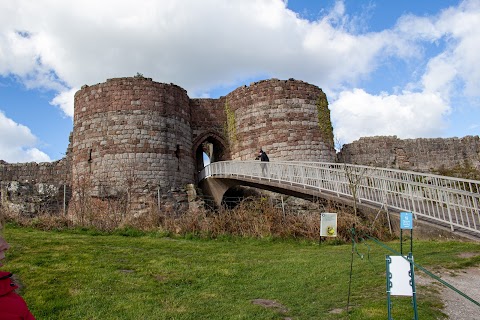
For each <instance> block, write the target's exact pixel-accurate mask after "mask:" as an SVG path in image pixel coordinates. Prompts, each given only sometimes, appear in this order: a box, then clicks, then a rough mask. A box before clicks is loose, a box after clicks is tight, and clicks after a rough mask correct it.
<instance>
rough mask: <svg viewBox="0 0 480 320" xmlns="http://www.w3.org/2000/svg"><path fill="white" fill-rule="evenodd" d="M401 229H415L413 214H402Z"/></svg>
mask: <svg viewBox="0 0 480 320" xmlns="http://www.w3.org/2000/svg"><path fill="white" fill-rule="evenodd" d="M400 229H413V217H412V213H411V212H400Z"/></svg>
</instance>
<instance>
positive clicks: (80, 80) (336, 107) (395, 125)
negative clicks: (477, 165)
mask: <svg viewBox="0 0 480 320" xmlns="http://www.w3.org/2000/svg"><path fill="white" fill-rule="evenodd" d="M286 4H287V1H286V0H283V1H282V0H249V1H247V0H229V1H224V0H203V1H197V0H164V1H154V0H138V1H136V2H132V1H126V0H102V1H97V0H85V1H81V2H78V1H77V2H71V1H64V0H38V1H29V0H16V1H13V0H9V1H2V2H1V3H0V75H9V74H13V75H15V76H17V77H18V78H19V79H21V80H22V81H23V82H24V83H25V85H26V86H27V87H40V88H50V89H54V90H55V91H56V92H58V94H57V95H56V97H55V98H54V99H53V100H52V101H51V104H52V105H56V106H58V107H59V108H60V109H61V110H63V112H64V113H65V114H66V115H68V116H69V117H71V116H72V115H73V94H74V92H75V91H76V90H75V89H71V88H79V87H81V86H82V85H84V84H88V85H92V84H95V83H99V82H104V81H105V80H106V79H108V78H113V77H123V76H133V75H135V74H136V73H137V72H140V73H142V74H144V75H145V76H146V77H151V78H153V79H154V80H155V81H160V82H167V83H170V82H173V83H175V84H178V85H180V86H182V87H183V88H185V89H187V91H188V92H189V95H190V96H209V93H210V90H212V88H215V87H220V86H225V85H229V84H235V83H237V82H238V80H239V79H240V80H244V79H252V78H255V77H257V76H259V75H268V76H271V77H277V78H292V77H293V78H296V79H301V80H304V81H308V82H311V83H314V84H317V85H318V86H320V87H322V88H323V89H324V90H325V91H327V92H329V93H331V95H330V96H329V100H330V102H331V108H332V118H333V120H334V125H335V129H336V133H337V135H338V136H339V137H341V138H342V139H345V140H346V141H350V140H352V139H357V138H359V137H360V136H362V135H372V134H382V135H384V134H397V135H398V136H400V137H427V136H438V135H441V134H442V130H443V129H444V128H445V127H446V123H447V122H446V120H445V117H446V116H447V115H448V114H449V112H451V111H452V110H454V109H453V108H452V107H451V106H449V101H451V100H452V99H451V98H452V97H451V96H452V95H458V94H464V93H465V94H468V95H471V96H473V97H477V96H478V92H479V91H480V90H479V89H480V63H479V61H478V58H477V56H478V54H477V53H478V52H479V51H480V1H478V0H468V1H464V2H462V3H461V4H460V5H459V6H456V7H452V8H448V9H446V10H444V11H442V12H440V13H439V14H438V15H436V16H422V17H419V16H414V15H407V16H404V17H402V18H401V19H399V21H398V22H397V24H396V25H395V27H394V28H393V29H391V30H383V31H381V32H367V33H365V32H358V30H365V28H363V26H364V24H365V21H359V20H358V18H357V17H353V18H352V17H349V16H348V14H347V12H348V8H346V6H345V4H344V3H343V2H342V1H337V2H336V3H335V5H334V7H333V8H332V9H331V11H330V12H325V15H324V16H323V17H320V18H319V19H318V20H317V21H307V20H304V19H301V18H300V16H299V15H297V14H295V13H294V12H292V11H290V10H288V9H287V8H286ZM369 10H371V8H370V9H369ZM356 23H358V26H359V27H358V28H357V27H356V25H355V24H356ZM431 45H434V46H437V48H438V50H439V51H441V52H439V53H438V54H437V55H436V56H435V57H431V58H429V59H428V58H426V57H425V56H426V54H427V49H426V48H427V46H431ZM391 58H395V59H397V60H396V61H406V62H410V63H412V64H416V63H418V65H419V66H418V68H417V69H416V70H415V71H416V72H417V73H418V75H412V78H411V79H407V80H405V83H406V82H408V83H407V84H402V85H400V86H399V87H398V88H396V89H392V90H390V91H393V90H395V91H394V93H392V92H387V93H383V94H374V93H372V92H370V93H369V92H368V90H366V89H355V88H361V87H362V81H363V80H365V79H369V78H370V77H371V76H372V73H373V72H374V71H375V70H377V69H378V68H379V66H382V64H384V63H390V61H391V60H390V59H391ZM380 81H381V80H380ZM0 140H1V138H0Z"/></svg>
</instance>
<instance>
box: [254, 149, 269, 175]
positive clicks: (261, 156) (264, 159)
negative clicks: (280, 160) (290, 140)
mask: <svg viewBox="0 0 480 320" xmlns="http://www.w3.org/2000/svg"><path fill="white" fill-rule="evenodd" d="M257 159H259V160H260V161H262V162H269V161H270V159H268V156H267V153H266V152H265V151H263V150H262V149H260V151H259V152H258V157H257ZM260 166H261V167H262V175H263V176H265V174H268V167H267V164H266V163H262V164H260Z"/></svg>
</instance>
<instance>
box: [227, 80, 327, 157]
mask: <svg viewBox="0 0 480 320" xmlns="http://www.w3.org/2000/svg"><path fill="white" fill-rule="evenodd" d="M225 112H226V114H227V119H226V120H227V130H228V140H229V145H230V151H231V157H232V159H239V160H253V159H254V158H255V157H256V155H257V154H258V150H259V148H263V150H264V151H266V152H267V154H268V155H269V157H270V160H298V161H326V162H334V161H335V150H334V148H333V135H332V127H331V123H330V112H329V110H328V103H327V100H326V96H325V94H324V93H323V91H322V90H321V89H320V88H318V87H316V86H314V85H311V84H308V83H306V82H302V81H298V80H293V79H290V80H285V81H283V80H277V79H271V80H265V81H260V82H256V83H253V84H251V85H250V86H248V87H247V86H245V87H241V88H238V89H236V90H234V91H233V92H232V93H230V94H228V95H227V97H226V101H225ZM319 119H327V120H328V121H327V122H328V123H326V124H325V123H322V124H321V125H319Z"/></svg>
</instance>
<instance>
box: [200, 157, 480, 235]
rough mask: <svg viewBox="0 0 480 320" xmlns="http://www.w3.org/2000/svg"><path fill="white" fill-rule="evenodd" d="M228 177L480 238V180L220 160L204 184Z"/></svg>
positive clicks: (210, 167) (203, 175)
mask: <svg viewBox="0 0 480 320" xmlns="http://www.w3.org/2000/svg"><path fill="white" fill-rule="evenodd" d="M218 175H222V176H227V177H231V178H235V179H239V180H241V179H242V177H243V178H249V179H258V180H259V183H261V181H262V180H263V181H270V182H276V183H278V184H289V185H296V186H301V187H303V188H309V189H314V190H318V191H320V192H322V191H328V192H332V193H335V194H336V195H337V196H347V197H352V198H353V196H354V195H356V198H357V200H358V201H359V202H369V203H373V204H377V205H379V206H388V207H389V208H392V209H396V210H400V211H410V212H412V213H413V214H414V215H415V217H417V215H418V216H421V217H426V218H428V219H432V220H435V221H438V222H440V223H443V224H447V225H448V226H449V227H450V228H451V230H452V231H454V230H455V228H461V229H464V230H469V231H472V232H474V233H476V234H478V235H480V194H479V191H480V181H476V180H467V179H457V178H451V177H445V176H438V175H433V174H426V173H418V172H412V171H402V170H395V169H385V168H375V167H368V166H360V165H351V164H342V163H325V162H297V161H288V162H286V161H285V162H281V161H278V162H277V161H272V162H259V161H221V162H214V163H211V164H210V165H208V166H206V167H205V168H204V169H203V170H202V171H201V172H200V175H199V178H200V179H204V178H208V177H215V176H218Z"/></svg>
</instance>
